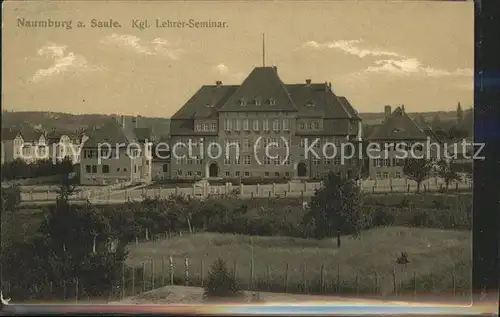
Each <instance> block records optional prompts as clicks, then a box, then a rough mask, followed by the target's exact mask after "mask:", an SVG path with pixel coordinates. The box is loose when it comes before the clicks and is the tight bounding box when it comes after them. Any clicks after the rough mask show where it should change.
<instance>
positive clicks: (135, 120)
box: [132, 116, 139, 128]
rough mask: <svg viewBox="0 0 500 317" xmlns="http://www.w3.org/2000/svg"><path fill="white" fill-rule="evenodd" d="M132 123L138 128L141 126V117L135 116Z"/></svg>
mask: <svg viewBox="0 0 500 317" xmlns="http://www.w3.org/2000/svg"><path fill="white" fill-rule="evenodd" d="M132 123H133V125H134V128H138V127H139V117H138V116H137V117H133V118H132Z"/></svg>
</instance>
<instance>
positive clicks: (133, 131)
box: [80, 118, 152, 185]
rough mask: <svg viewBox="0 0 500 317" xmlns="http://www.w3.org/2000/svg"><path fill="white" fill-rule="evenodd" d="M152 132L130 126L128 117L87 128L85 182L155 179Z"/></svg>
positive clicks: (82, 169) (83, 155)
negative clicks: (150, 135) (152, 167)
mask: <svg viewBox="0 0 500 317" xmlns="http://www.w3.org/2000/svg"><path fill="white" fill-rule="evenodd" d="M148 131H149V130H148V129H138V128H136V127H134V126H133V125H132V126H130V125H127V124H126V120H125V118H122V119H121V122H119V121H115V120H110V121H109V122H108V123H106V124H104V125H102V126H100V127H94V128H93V129H90V130H87V131H85V135H86V140H85V142H83V144H82V153H81V157H80V183H81V185H110V184H116V183H122V182H149V181H151V165H152V164H151V146H150V144H149V140H151V139H152V138H148V137H147V136H148V135H147V134H148ZM146 140H148V142H146Z"/></svg>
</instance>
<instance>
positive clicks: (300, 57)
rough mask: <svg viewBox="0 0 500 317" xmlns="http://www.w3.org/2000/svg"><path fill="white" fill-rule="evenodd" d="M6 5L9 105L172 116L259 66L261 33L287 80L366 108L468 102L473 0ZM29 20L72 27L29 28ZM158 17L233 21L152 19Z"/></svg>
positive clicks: (268, 59)
mask: <svg viewBox="0 0 500 317" xmlns="http://www.w3.org/2000/svg"><path fill="white" fill-rule="evenodd" d="M2 15H3V16H2V44H3V45H2V99H3V100H2V105H3V107H4V108H6V109H8V110H14V111H52V112H69V113H103V114H127V115H142V116H154V117H170V116H171V115H173V114H174V113H175V112H176V111H177V110H178V109H179V108H180V107H182V105H183V104H184V103H185V102H186V101H187V100H188V99H189V98H190V97H191V96H192V95H193V94H194V93H195V92H196V91H197V90H198V89H199V88H200V87H201V86H202V85H213V84H215V82H216V81H217V80H220V81H222V82H223V83H224V84H240V83H241V82H242V80H244V78H245V77H246V76H247V75H248V74H249V73H250V72H251V70H252V69H253V68H254V67H259V66H262V65H263V58H262V57H263V47H262V34H263V33H265V65H266V66H276V67H277V69H278V74H279V76H280V78H281V79H282V81H283V82H284V83H287V84H291V83H302V82H305V80H306V79H311V80H312V81H313V82H318V83H323V82H325V81H326V82H331V83H332V89H333V91H334V93H335V94H337V95H340V96H345V97H346V98H348V99H349V100H350V102H351V103H352V104H353V106H354V107H355V108H356V109H357V110H358V111H359V112H383V107H384V105H386V104H389V105H400V104H404V105H405V108H406V109H407V111H409V112H424V111H447V110H455V109H456V107H457V103H458V102H459V101H460V103H461V104H462V106H463V107H464V108H467V107H471V106H472V103H473V67H474V66H473V65H474V64H473V63H474V45H473V44H474V41H473V39H474V31H473V30H474V28H473V23H474V12H473V3H472V2H440V1H427V2H425V1H422V2H421V1H400V2H395V1H394V2H390V1H383V0H380V1H376V0H373V1H312V0H309V1H290V2H285V1H231V2H229V1H219V2H218V1H206V2H195V1H189V2H188V1H183V2H180V1H179V2H174V1H171V2H160V1H144V2H140V3H139V2H118V1H116V2H115V1H114V2H97V1H86V2H77V1H74V2H46V1H44V2H42V1H36V2H7V3H5V2H4V3H3V11H2ZM23 18H24V19H25V21H26V20H30V21H31V20H39V21H40V20H41V21H48V19H50V20H51V21H67V20H71V21H72V28H71V29H66V28H41V27H39V28H34V27H22V26H19V24H18V19H23ZM92 19H96V20H99V21H109V20H110V19H113V21H117V22H118V23H120V25H121V27H113V28H107V27H102V28H93V27H91V20H92ZM134 19H139V20H144V19H147V20H148V23H149V25H150V28H147V29H143V30H141V29H139V28H136V27H133V20H134ZM156 19H160V20H161V21H167V20H170V21H189V20H190V19H194V20H196V21H207V20H211V21H221V22H225V23H226V27H224V28H189V27H185V28H157V27H156V26H155V24H156ZM78 21H81V22H83V23H84V24H85V27H84V28H79V27H77V25H76V24H77V22H78Z"/></svg>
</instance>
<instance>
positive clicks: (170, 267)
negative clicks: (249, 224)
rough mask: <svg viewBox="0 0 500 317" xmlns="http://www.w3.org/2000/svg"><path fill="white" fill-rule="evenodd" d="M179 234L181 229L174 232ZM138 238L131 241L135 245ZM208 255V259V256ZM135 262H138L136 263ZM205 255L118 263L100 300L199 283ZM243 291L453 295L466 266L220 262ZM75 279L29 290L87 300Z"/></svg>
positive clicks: (463, 287) (205, 270)
mask: <svg viewBox="0 0 500 317" xmlns="http://www.w3.org/2000/svg"><path fill="white" fill-rule="evenodd" d="M180 235H182V233H180ZM170 238H171V237H170V236H169V235H168V234H157V235H154V236H151V237H150V238H147V239H146V241H147V242H149V243H158V242H160V241H162V240H165V239H170ZM138 243H139V241H138V240H136V244H138ZM212 260H213V259H212ZM137 264H138V265H137ZM211 264H212V263H211V262H209V261H208V260H207V258H206V257H203V256H200V257H198V258H194V257H182V256H163V257H161V259H148V260H146V261H142V262H139V263H136V265H134V266H124V267H123V269H122V271H121V277H120V279H119V281H118V282H117V283H116V284H115V285H113V286H112V287H111V289H110V290H109V294H108V295H107V296H105V297H106V298H105V300H107V301H108V302H109V301H116V300H119V299H123V298H125V297H130V296H135V295H137V294H139V293H143V292H147V291H150V290H154V289H158V288H161V287H164V286H169V285H183V286H196V287H203V286H205V285H206V283H207V280H208V274H209V269H210V265H211ZM226 264H227V266H228V269H229V271H230V272H231V273H232V274H234V276H235V277H236V279H237V281H238V283H239V285H240V287H241V288H242V289H244V290H251V291H260V292H277V293H295V294H309V295H335V294H338V295H340V294H342V295H350V296H353V297H355V296H361V295H365V296H366V295H369V296H373V295H390V296H405V297H407V296H418V295H419V294H420V295H421V294H426V295H438V294H445V293H446V294H447V295H453V296H469V295H470V287H471V284H470V280H469V278H470V276H469V275H470V269H469V270H468V271H467V273H463V272H461V273H457V272H456V271H455V270H450V271H447V274H446V275H444V276H443V275H441V274H440V275H437V274H436V275H433V272H418V271H412V270H411V269H409V268H407V267H406V266H405V265H397V264H395V266H394V268H393V269H392V270H390V271H387V270H386V271H384V272H381V271H378V272H377V271H375V270H373V271H372V272H366V270H364V271H361V270H359V269H356V268H355V267H349V269H346V266H343V267H342V268H341V265H340V263H320V262H315V263H297V262H294V263H284V264H283V265H282V266H276V265H272V264H269V263H266V261H265V260H262V259H257V258H255V259H254V258H253V256H252V258H251V259H248V260H247V261H241V262H238V261H232V262H226ZM82 285H83V283H81V281H79V280H78V279H71V280H69V281H61V282H60V283H57V284H56V283H46V284H44V285H42V286H38V287H37V286H36V285H35V286H34V287H33V289H32V290H31V292H32V293H34V294H35V295H36V296H35V297H36V299H51V300H54V299H60V300H66V301H72V302H73V301H74V302H78V301H87V300H90V299H95V298H92V297H91V296H89V294H88V292H87V291H86V290H85V288H84V287H82ZM2 290H3V292H4V295H5V296H7V297H11V295H10V294H12V297H14V296H15V294H16V293H17V294H23V295H24V294H25V293H26V290H25V289H24V290H21V289H17V290H16V289H15V286H14V285H11V284H10V283H9V282H4V283H2ZM100 299H101V300H102V299H103V298H102V297H101V298H100Z"/></svg>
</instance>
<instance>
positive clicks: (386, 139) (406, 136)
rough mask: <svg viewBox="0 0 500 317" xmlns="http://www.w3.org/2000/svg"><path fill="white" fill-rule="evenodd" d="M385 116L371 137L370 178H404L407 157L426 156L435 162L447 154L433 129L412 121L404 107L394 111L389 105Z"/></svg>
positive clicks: (369, 140)
mask: <svg viewBox="0 0 500 317" xmlns="http://www.w3.org/2000/svg"><path fill="white" fill-rule="evenodd" d="M384 114H385V120H384V122H383V123H382V124H381V125H380V126H378V127H377V128H376V129H375V130H374V131H373V133H372V134H371V135H370V136H369V137H368V143H369V145H368V146H369V147H371V149H373V150H371V151H370V149H367V151H369V152H368V153H367V154H368V156H369V163H368V164H369V177H370V178H371V179H389V178H394V179H398V178H404V177H405V176H404V173H403V166H404V161H405V158H409V157H412V156H413V155H414V158H419V157H422V156H424V157H427V158H428V159H429V160H431V161H433V160H435V159H437V158H438V157H439V156H440V155H443V154H444V149H443V144H442V142H441V140H440V139H439V138H438V137H437V135H436V134H435V133H434V131H433V130H432V129H431V127H430V126H429V125H428V124H426V123H425V122H420V123H417V122H416V121H415V120H413V119H411V118H410V116H408V114H407V113H406V111H405V108H404V106H400V107H397V108H396V109H395V110H394V111H393V112H392V111H391V106H389V105H387V106H385V108H384ZM378 148H379V149H380V151H377V150H378ZM404 153H406V155H405V154H404Z"/></svg>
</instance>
